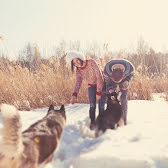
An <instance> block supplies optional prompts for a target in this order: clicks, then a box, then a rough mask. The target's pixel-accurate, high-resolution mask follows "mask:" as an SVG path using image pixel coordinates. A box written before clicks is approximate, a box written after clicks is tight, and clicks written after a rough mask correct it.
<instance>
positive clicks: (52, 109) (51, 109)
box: [48, 104, 65, 117]
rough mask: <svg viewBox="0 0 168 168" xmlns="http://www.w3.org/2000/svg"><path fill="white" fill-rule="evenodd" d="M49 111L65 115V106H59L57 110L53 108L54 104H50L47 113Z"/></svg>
mask: <svg viewBox="0 0 168 168" xmlns="http://www.w3.org/2000/svg"><path fill="white" fill-rule="evenodd" d="M49 113H50V114H51V113H60V114H62V115H63V116H64V117H65V107H64V105H62V106H61V108H60V109H59V110H54V106H53V105H52V104H51V105H50V107H49V109H48V114H49Z"/></svg>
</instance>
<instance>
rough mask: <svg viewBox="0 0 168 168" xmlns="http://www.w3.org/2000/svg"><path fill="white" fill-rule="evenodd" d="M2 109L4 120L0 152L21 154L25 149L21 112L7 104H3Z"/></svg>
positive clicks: (0, 107) (6, 154)
mask: <svg viewBox="0 0 168 168" xmlns="http://www.w3.org/2000/svg"><path fill="white" fill-rule="evenodd" d="M0 110H1V113H2V116H3V122H4V127H3V129H2V142H1V144H0V153H1V154H3V155H5V156H9V157H12V156H16V155H20V154H21V153H22V151H23V143H22V130H21V121H20V116H19V113H18V111H17V109H16V108H15V107H14V106H12V105H7V104H2V105H1V106H0Z"/></svg>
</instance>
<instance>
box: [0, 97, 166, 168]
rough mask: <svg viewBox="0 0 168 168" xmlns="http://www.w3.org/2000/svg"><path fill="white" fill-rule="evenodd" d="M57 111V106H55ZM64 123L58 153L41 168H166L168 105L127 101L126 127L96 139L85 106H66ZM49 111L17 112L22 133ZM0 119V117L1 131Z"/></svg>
mask: <svg viewBox="0 0 168 168" xmlns="http://www.w3.org/2000/svg"><path fill="white" fill-rule="evenodd" d="M58 108H59V107H58ZM65 109H66V115H67V123H66V127H65V129H64V133H63V136H62V140H61V143H60V146H59V149H58V151H57V152H56V154H55V156H54V159H53V161H52V162H50V163H48V164H47V165H45V166H41V167H44V168H55V167H59V168H94V167H96V168H168V133H167V132H168V103H167V102H166V101H164V99H163V98H159V97H158V96H156V97H154V101H144V100H130V101H128V124H127V126H123V127H119V128H118V129H116V130H107V131H106V132H105V133H104V134H102V135H101V136H99V137H97V138H95V137H94V131H90V129H89V122H90V121H89V117H88V115H89V114H88V109H89V105H88V104H74V105H67V106H65ZM47 110H48V108H42V109H35V110H32V111H19V113H20V115H21V119H22V124H23V130H24V129H26V128H27V127H29V126H30V124H32V123H34V122H36V121H37V120H39V119H41V118H42V117H43V116H45V115H46V113H47ZM1 128H2V118H0V129H1Z"/></svg>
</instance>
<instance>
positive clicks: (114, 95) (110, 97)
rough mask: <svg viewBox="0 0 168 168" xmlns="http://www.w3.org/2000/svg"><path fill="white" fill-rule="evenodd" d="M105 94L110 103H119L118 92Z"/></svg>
mask: <svg viewBox="0 0 168 168" xmlns="http://www.w3.org/2000/svg"><path fill="white" fill-rule="evenodd" d="M106 96H107V98H108V101H110V102H111V103H112V104H117V103H119V100H118V94H117V93H116V92H112V93H109V94H106Z"/></svg>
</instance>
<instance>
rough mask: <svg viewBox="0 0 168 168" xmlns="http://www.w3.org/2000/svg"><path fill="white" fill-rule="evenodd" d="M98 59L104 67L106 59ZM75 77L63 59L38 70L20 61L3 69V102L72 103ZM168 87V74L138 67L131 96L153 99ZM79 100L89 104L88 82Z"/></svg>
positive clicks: (34, 105) (28, 105) (0, 80)
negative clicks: (152, 74) (146, 71)
mask: <svg viewBox="0 0 168 168" xmlns="http://www.w3.org/2000/svg"><path fill="white" fill-rule="evenodd" d="M97 62H99V64H100V65H101V66H102V68H103V66H104V64H105V63H104V60H101V61H100V60H97ZM102 64H103V65H102ZM75 78H76V76H75V73H74V74H72V73H71V70H70V67H67V66H62V63H61V61H60V60H55V61H51V62H49V63H48V64H41V65H40V66H39V68H38V69H37V70H35V71H30V70H29V69H28V68H26V67H22V66H20V65H17V64H14V65H13V64H7V65H6V66H5V68H3V69H2V68H1V70H0V103H8V104H13V105H15V106H16V107H17V108H18V109H20V110H29V109H31V108H38V107H46V106H49V105H50V104H54V105H61V104H69V103H70V99H71V95H72V92H73V89H74V85H75ZM167 90H168V78H167V77H166V76H162V77H159V78H157V79H156V78H152V77H148V76H147V75H143V74H142V73H140V70H138V69H137V70H136V73H135V75H134V78H133V79H132V81H131V82H130V89H129V94H128V99H129V100H131V99H139V100H152V93H153V92H165V93H167V95H168V92H167ZM167 97H168V96H167ZM167 99H168V98H167ZM78 102H79V103H88V91H87V84H86V83H85V82H83V84H82V87H81V89H80V91H79V94H78Z"/></svg>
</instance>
